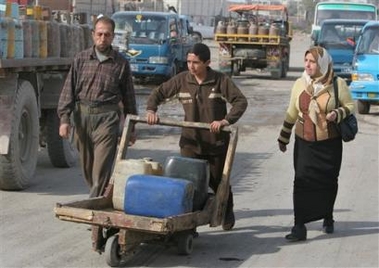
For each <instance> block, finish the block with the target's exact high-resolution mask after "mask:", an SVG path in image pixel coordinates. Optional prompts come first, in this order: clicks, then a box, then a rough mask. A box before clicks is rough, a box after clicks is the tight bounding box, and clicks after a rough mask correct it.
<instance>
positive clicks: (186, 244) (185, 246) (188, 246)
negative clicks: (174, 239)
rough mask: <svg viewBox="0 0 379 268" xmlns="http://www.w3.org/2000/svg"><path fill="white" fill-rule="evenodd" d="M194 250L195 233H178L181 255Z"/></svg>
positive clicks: (188, 253)
mask: <svg viewBox="0 0 379 268" xmlns="http://www.w3.org/2000/svg"><path fill="white" fill-rule="evenodd" d="M192 250H193V234H192V233H188V232H185V233H182V234H179V235H178V253H179V255H190V254H191V253H192Z"/></svg>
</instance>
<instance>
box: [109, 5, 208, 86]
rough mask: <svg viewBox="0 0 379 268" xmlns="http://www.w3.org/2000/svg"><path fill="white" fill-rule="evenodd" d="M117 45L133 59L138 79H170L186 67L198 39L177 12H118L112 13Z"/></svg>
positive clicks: (124, 53) (130, 60)
mask: <svg viewBox="0 0 379 268" xmlns="http://www.w3.org/2000/svg"><path fill="white" fill-rule="evenodd" d="M112 18H113V19H114V21H115V24H116V28H115V38H114V41H113V45H114V47H116V48H117V49H118V50H119V51H120V52H121V53H122V54H123V55H124V56H125V57H126V58H127V59H128V60H129V62H130V65H131V69H132V74H133V76H134V78H135V79H136V82H147V81H151V80H157V79H158V80H167V79H168V78H170V77H172V76H174V75H175V74H177V73H179V72H180V71H183V70H185V69H186V68H187V64H186V61H187V52H188V50H189V49H190V48H191V47H192V46H193V44H195V43H196V42H200V41H201V39H200V40H199V38H198V34H197V33H194V32H193V29H192V27H190V23H189V21H188V19H187V17H185V16H181V15H179V14H177V13H174V12H153V11H119V12H116V13H115V14H113V16H112Z"/></svg>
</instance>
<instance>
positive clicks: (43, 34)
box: [38, 20, 47, 58]
mask: <svg viewBox="0 0 379 268" xmlns="http://www.w3.org/2000/svg"><path fill="white" fill-rule="evenodd" d="M38 31H39V57H40V58H47V23H46V21H43V20H40V21H38Z"/></svg>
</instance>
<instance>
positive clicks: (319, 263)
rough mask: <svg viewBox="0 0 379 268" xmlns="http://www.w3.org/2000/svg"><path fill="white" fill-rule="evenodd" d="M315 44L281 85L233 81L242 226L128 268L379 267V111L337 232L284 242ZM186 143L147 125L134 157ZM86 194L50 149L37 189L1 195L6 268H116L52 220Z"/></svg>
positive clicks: (172, 112) (350, 152)
mask: <svg viewBox="0 0 379 268" xmlns="http://www.w3.org/2000/svg"><path fill="white" fill-rule="evenodd" d="M308 40H309V39H308V38H307V36H306V35H297V36H296V37H295V38H294V40H293V42H292V44H293V45H292V48H291V53H292V55H293V57H292V58H291V62H290V64H291V67H295V69H291V72H290V73H289V74H288V77H287V78H286V79H284V80H272V79H270V78H269V77H267V75H266V74H259V73H248V74H245V75H242V76H241V77H238V78H234V80H235V81H236V83H237V84H238V85H239V86H240V87H241V89H242V90H243V92H244V93H245V94H246V96H247V97H248V100H249V109H248V111H247V112H246V113H245V114H244V116H243V117H242V118H241V120H240V121H239V122H238V123H237V126H238V127H239V140H238V146H237V151H236V155H235V161H234V165H233V169H232V174H231V184H232V187H233V192H234V196H235V215H236V219H237V221H236V225H235V228H234V229H233V230H232V231H230V232H226V231H223V230H222V228H221V227H215V228H210V227H209V226H200V227H199V228H198V231H199V237H198V238H196V239H195V240H194V250H193V252H192V254H191V255H189V256H179V255H178V254H177V252H176V248H175V247H168V246H164V245H160V244H153V245H151V244H143V245H141V246H140V247H139V249H138V250H137V252H136V253H135V255H133V256H131V258H130V259H129V260H128V262H127V263H126V266H127V267H226V268H234V267H244V268H245V267H341V268H342V267H378V266H379V260H378V259H379V255H378V252H379V246H378V240H379V205H378V204H379V200H378V196H379V194H378V192H379V189H378V178H379V176H378V173H379V172H378V151H379V144H378V133H379V120H378V119H379V107H373V108H372V111H371V112H370V114H368V115H357V116H358V120H359V133H358V135H357V137H356V140H354V141H352V142H350V143H345V144H344V155H343V163H342V169H341V173H340V177H339V191H338V196H337V200H336V205H335V214H334V216H335V220H336V222H335V233H333V234H324V233H322V221H317V222H313V223H310V224H307V229H308V239H307V240H306V241H304V242H298V243H289V242H287V241H286V240H285V239H284V236H285V235H286V234H287V233H288V232H289V231H290V228H291V227H292V224H293V210H292V183H293V167H292V145H293V143H292V142H291V143H290V145H289V147H288V151H287V152H286V153H285V154H283V153H281V152H280V151H279V150H278V147H277V142H276V139H277V135H278V134H279V131H280V127H281V123H282V120H283V114H284V111H285V108H286V105H287V102H288V98H289V91H290V87H291V85H292V84H293V82H294V80H295V79H296V78H297V77H298V76H299V75H300V71H297V70H298V69H299V70H301V66H302V59H303V53H304V49H305V47H306V45H307V44H308V43H307V42H308ZM206 42H210V41H206ZM209 44H210V46H211V47H212V48H213V49H216V47H215V46H214V44H213V43H212V42H210V43H209ZM213 57H214V58H213V59H212V61H214V62H216V56H215V55H213ZM296 68H297V69H296ZM146 92H148V89H143V90H141V92H140V93H146ZM145 98H146V94H140V95H139V97H138V103H139V105H140V111H143V109H144V101H145ZM160 114H161V116H168V117H170V118H172V119H178V120H179V119H180V118H181V116H182V112H181V109H180V108H178V105H177V104H176V103H172V104H170V103H169V104H167V105H166V106H165V108H162V109H160ZM178 137H179V130H177V129H171V128H159V127H158V128H155V129H153V130H152V129H151V128H149V127H147V126H142V125H141V126H139V127H138V140H137V143H136V144H135V145H134V146H133V147H130V150H129V152H130V157H132V158H134V157H135V158H139V157H145V156H149V157H152V158H153V159H154V160H156V161H160V162H162V161H164V159H165V158H166V157H167V156H168V155H173V154H178ZM87 196H88V188H87V186H86V185H85V183H84V179H83V178H82V176H81V171H80V168H79V167H78V166H76V167H74V168H71V169H57V168H53V167H52V166H51V164H50V162H49V159H48V156H47V154H46V150H45V149H43V148H41V152H40V155H39V159H38V167H37V174H36V177H35V180H34V181H33V182H32V185H31V187H30V188H29V189H27V190H25V191H21V192H4V191H2V192H0V227H1V228H0V267H107V264H106V262H105V257H104V255H99V254H97V253H95V252H93V251H92V250H91V233H90V232H89V231H88V230H87V228H88V225H83V224H77V223H72V222H63V221H60V220H58V219H56V218H55V215H54V213H53V208H54V206H55V204H56V203H57V202H60V203H64V202H70V201H74V200H81V199H85V198H87Z"/></svg>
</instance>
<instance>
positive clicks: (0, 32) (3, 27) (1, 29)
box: [0, 18, 8, 59]
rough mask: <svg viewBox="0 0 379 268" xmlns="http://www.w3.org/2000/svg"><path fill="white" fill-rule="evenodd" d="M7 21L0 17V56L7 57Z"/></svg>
mask: <svg viewBox="0 0 379 268" xmlns="http://www.w3.org/2000/svg"><path fill="white" fill-rule="evenodd" d="M7 28H8V23H7V20H6V18H0V58H1V59H6V58H7V57H8V29H7Z"/></svg>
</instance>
